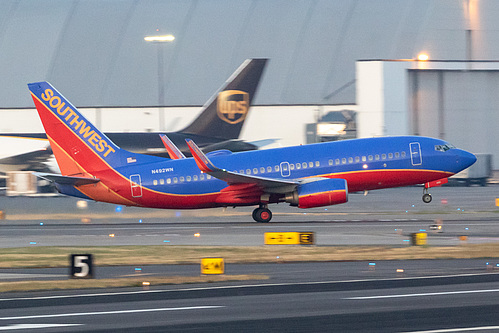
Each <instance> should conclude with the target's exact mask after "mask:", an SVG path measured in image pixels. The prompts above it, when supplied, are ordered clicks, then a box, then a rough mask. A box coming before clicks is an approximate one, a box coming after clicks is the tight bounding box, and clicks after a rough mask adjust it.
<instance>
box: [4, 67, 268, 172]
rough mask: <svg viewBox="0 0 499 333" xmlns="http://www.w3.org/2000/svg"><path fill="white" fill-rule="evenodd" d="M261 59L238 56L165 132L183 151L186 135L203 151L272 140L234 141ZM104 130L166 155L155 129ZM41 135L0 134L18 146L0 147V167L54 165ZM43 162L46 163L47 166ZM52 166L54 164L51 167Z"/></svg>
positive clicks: (132, 146)
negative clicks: (192, 112)
mask: <svg viewBox="0 0 499 333" xmlns="http://www.w3.org/2000/svg"><path fill="white" fill-rule="evenodd" d="M267 61H268V59H247V60H246V61H244V62H243V64H242V65H241V66H240V67H239V68H238V69H237V70H236V71H235V72H234V73H233V74H232V75H231V76H230V77H229V78H228V79H227V81H226V82H225V83H224V84H223V85H222V87H221V88H220V89H218V90H217V91H216V92H215V94H213V96H211V98H210V99H209V100H208V101H207V102H206V103H205V105H204V106H203V108H202V109H201V112H200V114H199V116H198V117H197V118H196V119H195V120H194V121H193V122H192V123H191V124H190V125H189V126H187V127H186V128H184V129H182V130H180V131H178V132H173V133H168V137H169V138H170V139H171V140H172V141H173V142H174V144H175V145H176V146H177V147H179V148H180V149H181V151H182V152H183V153H184V154H187V155H189V154H190V152H189V148H188V147H187V144H186V143H185V139H187V138H191V139H194V140H196V142H197V143H198V144H199V146H200V147H201V148H202V149H203V151H204V152H210V151H215V150H220V149H228V150H230V151H246V150H255V149H258V148H259V147H261V146H264V145H267V144H270V143H272V142H273V141H274V140H261V141H255V142H246V141H243V140H238V137H239V134H240V133H241V128H242V126H243V124H244V120H245V119H246V117H247V115H248V112H249V109H250V106H251V103H252V101H253V97H254V96H255V93H256V90H257V88H258V84H259V82H260V78H261V76H262V74H263V71H264V69H265V66H266V64H267ZM105 134H106V136H107V137H108V138H110V139H111V140H112V141H113V142H114V143H116V144H117V145H118V146H120V147H121V148H123V149H126V150H130V151H133V152H136V153H141V154H148V155H156V156H162V157H167V156H168V154H167V152H166V150H165V148H164V146H163V144H162V141H161V139H160V137H159V135H158V134H159V133H152V132H143V133H138V132H128V133H116V132H114V133H105ZM29 139H35V140H29ZM46 139H47V137H46V135H45V133H5V134H0V146H2V147H3V148H2V150H6V147H7V146H12V144H13V143H14V142H15V144H16V145H18V146H19V149H18V150H16V152H14V153H11V152H10V151H9V152H7V151H6V152H5V153H2V152H0V171H4V172H5V171H12V170H22V169H28V170H31V171H47V170H50V169H53V170H54V168H51V165H50V164H49V162H48V161H49V158H50V156H51V154H52V151H51V150H50V146H49V145H48V142H47V141H45V142H44V141H43V140H46ZM30 149H31V150H30ZM25 150H26V151H25ZM17 152H21V153H19V154H18V153H17ZM28 153H30V154H28ZM44 163H45V164H44ZM46 164H49V165H48V167H47V165H46ZM56 170H57V168H55V171H56Z"/></svg>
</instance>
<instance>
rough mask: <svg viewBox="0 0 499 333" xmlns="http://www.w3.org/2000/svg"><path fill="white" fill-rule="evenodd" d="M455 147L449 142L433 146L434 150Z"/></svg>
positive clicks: (445, 149)
mask: <svg viewBox="0 0 499 333" xmlns="http://www.w3.org/2000/svg"><path fill="white" fill-rule="evenodd" d="M455 148H456V147H454V146H453V145H451V144H450V143H446V144H445V145H436V146H435V150H436V151H447V150H449V149H455Z"/></svg>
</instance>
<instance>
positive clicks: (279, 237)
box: [265, 232, 314, 245]
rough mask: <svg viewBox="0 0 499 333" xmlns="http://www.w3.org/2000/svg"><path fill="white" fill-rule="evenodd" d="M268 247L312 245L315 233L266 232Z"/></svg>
mask: <svg viewBox="0 0 499 333" xmlns="http://www.w3.org/2000/svg"><path fill="white" fill-rule="evenodd" d="M265 244H266V245H312V244H314V233H313V232H266V233H265Z"/></svg>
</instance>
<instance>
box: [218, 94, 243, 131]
mask: <svg viewBox="0 0 499 333" xmlns="http://www.w3.org/2000/svg"><path fill="white" fill-rule="evenodd" d="M248 108H249V94H248V93H247V92H244V91H241V90H225V91H222V92H220V93H219V94H218V100H217V114H218V117H219V118H220V119H222V120H223V121H225V122H226V123H229V124H237V123H239V122H241V121H243V120H244V118H246V114H247V113H248Z"/></svg>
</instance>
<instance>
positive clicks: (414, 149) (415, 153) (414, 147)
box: [409, 142, 423, 165]
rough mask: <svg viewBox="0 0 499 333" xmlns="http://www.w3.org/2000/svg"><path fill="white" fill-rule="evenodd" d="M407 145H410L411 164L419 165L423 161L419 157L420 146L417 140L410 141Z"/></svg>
mask: <svg viewBox="0 0 499 333" xmlns="http://www.w3.org/2000/svg"><path fill="white" fill-rule="evenodd" d="M409 146H410V147H411V163H412V165H421V164H422V163H423V161H422V159H421V146H420V145H419V142H412V143H410V144H409Z"/></svg>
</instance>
